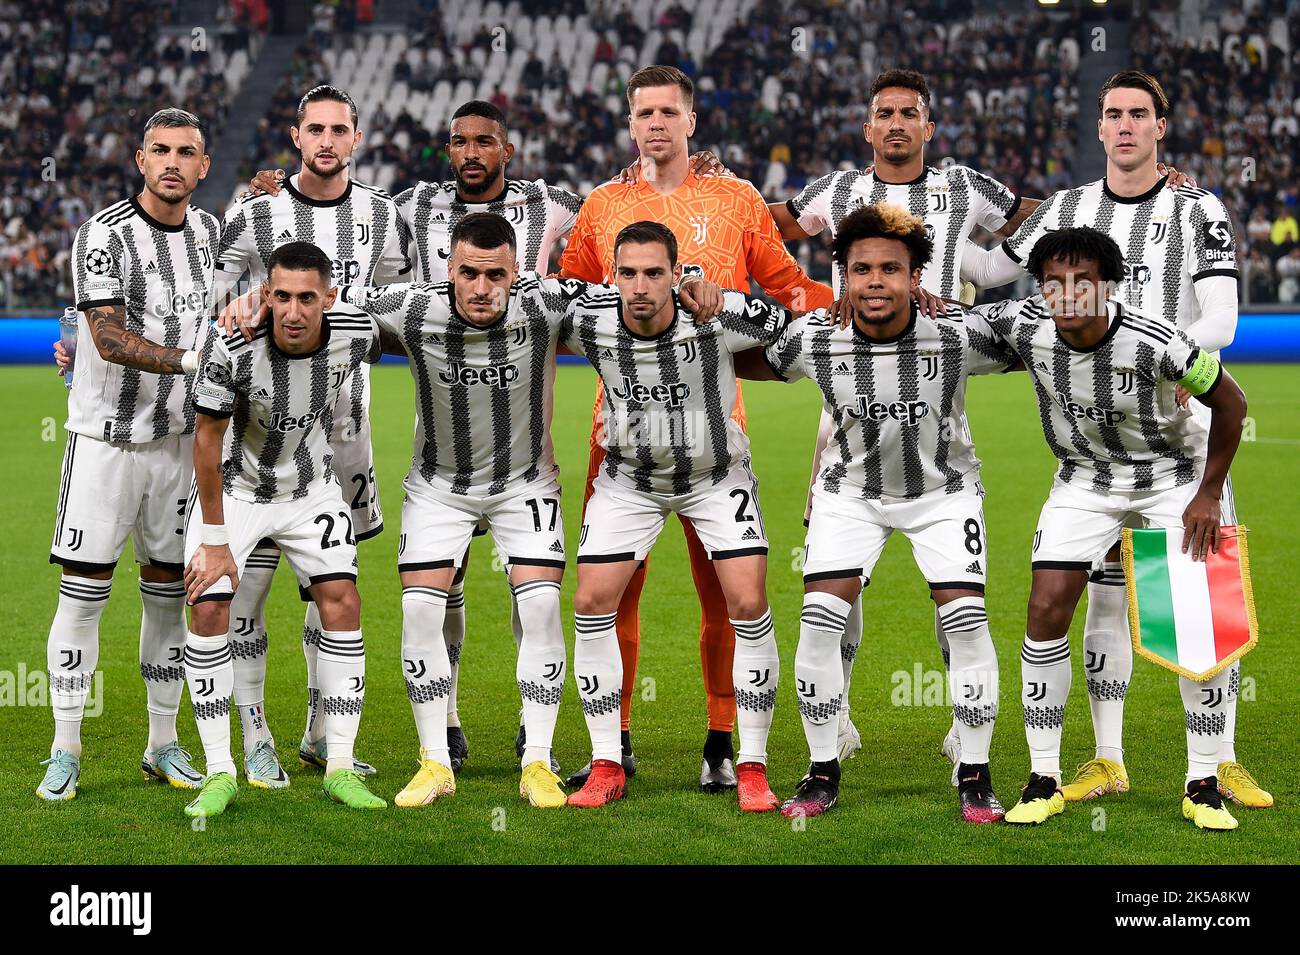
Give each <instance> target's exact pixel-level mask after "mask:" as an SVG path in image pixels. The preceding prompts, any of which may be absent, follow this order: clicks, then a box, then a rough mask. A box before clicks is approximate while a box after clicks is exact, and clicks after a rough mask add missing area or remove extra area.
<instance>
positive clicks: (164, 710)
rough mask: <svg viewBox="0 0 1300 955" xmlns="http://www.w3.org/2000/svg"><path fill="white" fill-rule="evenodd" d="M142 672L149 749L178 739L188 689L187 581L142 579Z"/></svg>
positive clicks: (156, 748)
mask: <svg viewBox="0 0 1300 955" xmlns="http://www.w3.org/2000/svg"><path fill="white" fill-rule="evenodd" d="M140 604H141V607H142V610H141V613H140V676H142V677H143V678H144V689H145V707H146V709H148V711H149V749H150V750H153V751H156V750H159V749H162V748H163V747H164V746H166V745H167V744H168V743H174V742H176V711H177V710H179V709H180V706H181V692H182V691H183V690H184V689H185V634H186V632H187V631H186V628H185V582H184V581H183V580H177V581H174V582H172V583H165V584H163V583H151V582H150V581H147V580H141V581H140Z"/></svg>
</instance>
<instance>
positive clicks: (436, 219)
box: [430, 212, 447, 222]
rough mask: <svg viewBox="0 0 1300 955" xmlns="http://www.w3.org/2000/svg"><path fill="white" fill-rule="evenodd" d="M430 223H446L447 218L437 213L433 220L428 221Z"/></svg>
mask: <svg viewBox="0 0 1300 955" xmlns="http://www.w3.org/2000/svg"><path fill="white" fill-rule="evenodd" d="M430 221H432V222H446V221H447V216H446V215H445V214H444V213H441V212H439V213H438V214H437V215H436V216H434V217H433V219H432V220H430Z"/></svg>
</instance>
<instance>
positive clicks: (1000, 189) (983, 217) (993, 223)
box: [966, 169, 1020, 232]
mask: <svg viewBox="0 0 1300 955" xmlns="http://www.w3.org/2000/svg"><path fill="white" fill-rule="evenodd" d="M966 179H967V181H968V182H969V183H970V187H971V208H972V210H973V211H974V213H975V221H976V222H978V223H979V224H980V225H982V226H983V227H984V228H986V229H988V230H989V231H990V232H996V231H998V229H1001V228H1002V227H1003V226H1004V225H1006V224H1007V220H1008V219H1011V218H1012V217H1013V216H1014V215H1015V214H1016V210H1017V209H1019V208H1020V197H1019V196H1017V195H1016V194H1015V193H1014V192H1012V191H1011V190H1010V189H1008V188H1007V187H1006V186H1004V185H1002V183H1000V182H998V181H997V180H996V179H993V178H991V177H989V176H986V175H984V173H982V172H978V171H976V170H974V169H967V170H966Z"/></svg>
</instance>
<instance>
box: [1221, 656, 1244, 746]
mask: <svg viewBox="0 0 1300 955" xmlns="http://www.w3.org/2000/svg"><path fill="white" fill-rule="evenodd" d="M1240 691H1241V661H1240V660H1238V661H1237V662H1236V663H1234V664H1233V665H1232V666H1230V667H1228V689H1227V692H1226V693H1225V694H1224V697H1223V740H1222V741H1221V742H1220V743H1219V762H1221V763H1235V762H1236V761H1237V744H1236V743H1235V742H1234V740H1235V738H1236V735H1237V697H1238V696H1239V695H1240Z"/></svg>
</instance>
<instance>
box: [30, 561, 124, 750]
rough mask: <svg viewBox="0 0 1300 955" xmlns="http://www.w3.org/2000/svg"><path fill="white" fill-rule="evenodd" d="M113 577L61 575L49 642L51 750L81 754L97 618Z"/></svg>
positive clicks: (95, 658) (92, 676)
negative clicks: (95, 578)
mask: <svg viewBox="0 0 1300 955" xmlns="http://www.w3.org/2000/svg"><path fill="white" fill-rule="evenodd" d="M112 589H113V582H112V581H111V580H92V579H91V578H89V577H73V576H71V575H69V574H64V575H63V577H62V578H60V580H59V607H58V609H57V610H56V611H55V612H54V620H53V622H52V623H51V624H50V636H49V639H48V640H47V641H46V644H45V665H46V669H47V670H48V671H49V677H50V702H51V704H52V706H53V709H54V743H53V745H52V746H51V747H50V754H51V755H53V754H54V751H55V750H59V749H61V750H64V751H65V752H68V753H71V754H72V755H73V756H77V757H80V756H81V721H82V718H83V717H84V716H85V714H86V698H87V697H88V696H90V686H91V683H92V682H93V681H94V679H95V667H96V666H97V665H98V663H99V618H100V617H101V616H103V614H104V608H105V607H106V606H108V595H109V593H110V592H111V591H112Z"/></svg>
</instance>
